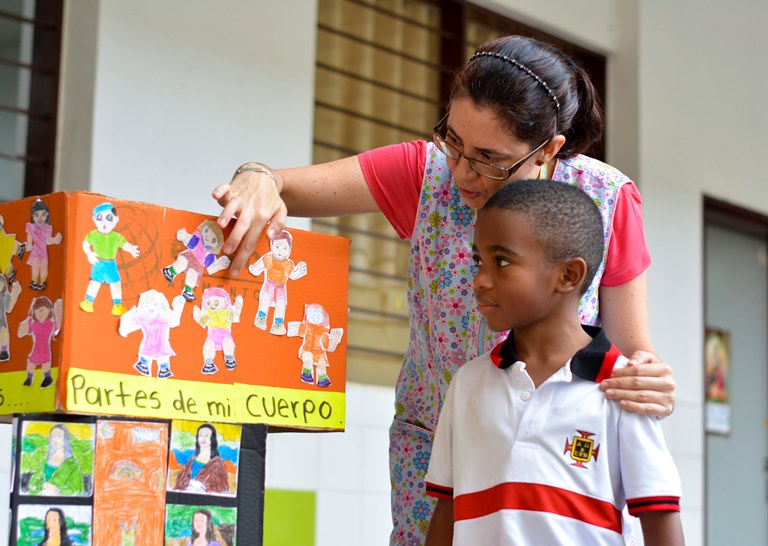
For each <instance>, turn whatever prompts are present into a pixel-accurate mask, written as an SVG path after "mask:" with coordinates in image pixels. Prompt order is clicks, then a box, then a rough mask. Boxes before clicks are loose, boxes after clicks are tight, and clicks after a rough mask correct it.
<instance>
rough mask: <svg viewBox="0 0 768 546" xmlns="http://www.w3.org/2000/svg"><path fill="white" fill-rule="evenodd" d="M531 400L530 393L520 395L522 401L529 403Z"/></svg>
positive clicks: (525, 392) (524, 392)
mask: <svg viewBox="0 0 768 546" xmlns="http://www.w3.org/2000/svg"><path fill="white" fill-rule="evenodd" d="M530 398H531V393H530V391H523V392H521V393H520V400H522V401H523V402H527V401H528V400H529V399H530Z"/></svg>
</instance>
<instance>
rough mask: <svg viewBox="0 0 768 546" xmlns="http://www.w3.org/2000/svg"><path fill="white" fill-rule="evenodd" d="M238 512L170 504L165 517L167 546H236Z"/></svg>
mask: <svg viewBox="0 0 768 546" xmlns="http://www.w3.org/2000/svg"><path fill="white" fill-rule="evenodd" d="M236 537H237V508H230V507H221V506H209V505H188V504H187V505H185V504H169V505H168V506H167V508H166V515H165V546H188V545H190V544H197V543H198V541H199V540H200V538H203V539H204V541H203V542H200V543H202V544H205V545H206V546H236V544H237V542H236Z"/></svg>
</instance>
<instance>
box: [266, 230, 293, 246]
mask: <svg viewBox="0 0 768 546" xmlns="http://www.w3.org/2000/svg"><path fill="white" fill-rule="evenodd" d="M280 239H285V240H286V241H288V246H293V235H291V234H290V233H289V232H288V231H285V230H284V229H283V230H281V231H280V233H278V234H277V235H275V237H274V238H273V239H272V240H271V241H270V242H269V246H270V248H271V247H272V243H274V242H275V241H279V240H280Z"/></svg>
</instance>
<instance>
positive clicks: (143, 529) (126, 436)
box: [93, 420, 168, 546]
mask: <svg viewBox="0 0 768 546" xmlns="http://www.w3.org/2000/svg"><path fill="white" fill-rule="evenodd" d="M96 454H97V457H96V467H95V474H94V475H95V490H94V497H93V504H94V508H93V544H94V546H123V545H131V546H154V545H156V544H162V541H163V513H164V507H165V469H166V460H167V454H168V426H167V425H166V424H164V423H152V422H140V423H139V422H132V421H110V420H102V421H99V422H98V425H97V435H96Z"/></svg>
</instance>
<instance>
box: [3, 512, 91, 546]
mask: <svg viewBox="0 0 768 546" xmlns="http://www.w3.org/2000/svg"><path fill="white" fill-rule="evenodd" d="M92 527H93V524H92V521H91V507H90V506H82V505H74V504H23V505H20V506H19V508H18V513H17V527H16V545H17V546H91V545H92V541H91V536H92Z"/></svg>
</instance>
